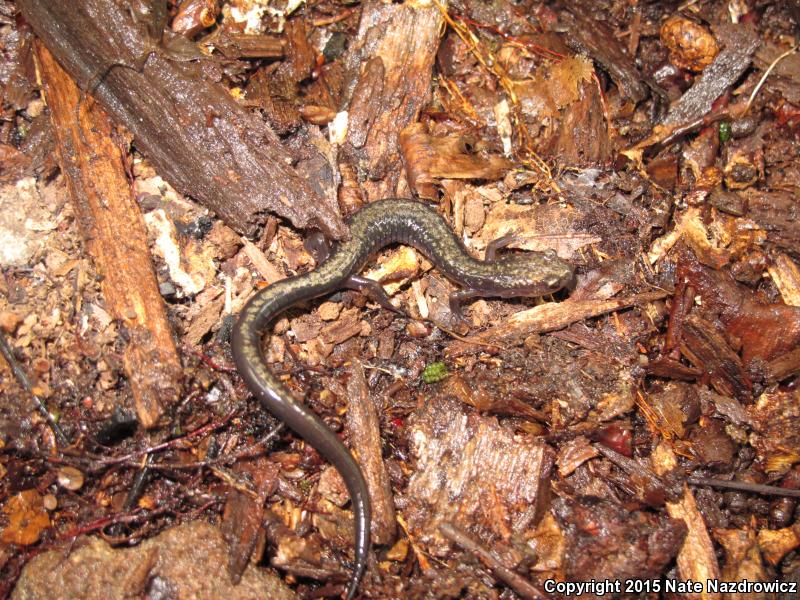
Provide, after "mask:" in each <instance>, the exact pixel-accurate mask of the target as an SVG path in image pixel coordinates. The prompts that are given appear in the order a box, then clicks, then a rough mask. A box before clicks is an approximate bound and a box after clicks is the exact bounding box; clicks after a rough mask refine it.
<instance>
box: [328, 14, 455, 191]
mask: <svg viewBox="0 0 800 600" xmlns="http://www.w3.org/2000/svg"><path fill="white" fill-rule="evenodd" d="M442 23H443V19H442V14H441V11H440V10H439V8H438V7H437V6H435V5H433V4H431V5H428V6H426V7H423V6H422V5H420V4H413V3H412V4H408V3H405V4H386V3H384V2H379V1H375V0H373V1H371V2H369V3H367V4H366V5H365V6H364V8H363V13H362V15H361V25H360V28H359V32H358V39H357V41H356V43H355V44H354V45H353V46H352V47H351V50H350V52H349V54H348V56H347V57H346V59H345V60H346V64H347V71H348V76H347V77H346V79H347V80H352V81H353V82H354V83H353V84H352V85H351V87H350V88H349V90H348V101H347V103H346V104H347V107H348V111H349V124H348V131H347V138H346V142H345V144H344V146H343V147H342V152H343V156H344V157H345V159H346V160H347V161H348V162H350V163H351V164H353V165H354V166H355V167H356V168H357V170H358V171H359V173H363V176H364V178H366V181H365V182H364V190H365V191H366V195H367V197H368V198H370V199H376V198H382V197H385V196H393V195H398V193H399V191H400V190H398V183H399V182H400V174H401V172H402V164H401V162H400V151H399V147H398V136H399V133H400V131H402V130H403V128H405V126H406V125H408V124H409V123H411V122H413V121H414V120H416V117H417V114H418V113H419V110H420V109H421V108H422V106H424V105H425V104H426V103H427V101H428V98H429V94H430V89H431V72H432V68H433V62H434V59H435V57H436V51H437V49H438V47H439V34H440V31H441V28H442ZM362 64H363V67H362Z"/></svg>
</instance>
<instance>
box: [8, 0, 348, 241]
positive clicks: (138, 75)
mask: <svg viewBox="0 0 800 600" xmlns="http://www.w3.org/2000/svg"><path fill="white" fill-rule="evenodd" d="M17 4H18V6H19V8H20V10H21V11H22V14H23V16H24V17H25V19H26V20H27V22H28V23H29V24H30V25H31V27H32V28H33V30H34V32H35V33H36V34H37V35H38V36H39V38H41V40H42V41H43V42H44V44H45V46H47V48H48V49H49V50H50V51H51V52H52V53H53V55H54V56H55V57H56V59H57V60H58V62H59V63H60V64H61V65H62V66H63V67H64V69H65V70H66V71H67V73H69V74H70V76H71V77H72V78H73V79H75V81H76V82H77V83H78V86H79V87H80V88H81V89H83V90H86V91H88V92H90V93H91V94H92V95H93V96H94V97H95V98H96V99H97V100H98V101H99V102H100V104H101V105H102V106H103V108H104V109H105V110H106V111H107V112H108V114H109V115H110V116H111V117H112V119H113V120H114V121H115V123H116V124H118V125H124V126H125V127H126V128H127V129H128V130H129V131H130V132H131V133H132V134H133V135H134V138H135V143H136V146H137V148H139V149H140V150H142V152H143V153H144V154H145V155H146V156H147V158H148V159H149V160H150V161H151V162H152V163H153V165H154V166H155V167H156V169H157V170H158V171H159V173H160V174H161V175H162V176H163V177H164V178H165V179H166V180H167V181H169V182H170V183H171V184H172V185H173V186H174V187H175V188H176V189H177V190H178V191H180V192H181V193H184V194H187V195H189V196H192V197H193V198H195V199H196V200H197V201H199V202H201V203H202V204H203V205H205V206H207V207H208V208H209V209H211V210H213V211H214V212H216V213H217V215H218V216H219V217H220V218H222V219H223V220H224V221H225V222H226V223H227V224H228V225H230V226H231V227H232V228H233V229H235V230H237V231H239V232H241V233H252V232H253V230H254V229H255V227H256V226H257V225H259V224H260V222H261V220H262V218H263V217H264V213H266V212H273V213H275V214H277V215H280V216H282V217H285V218H287V219H289V220H290V221H291V222H292V223H293V224H294V225H295V226H297V227H307V226H314V227H318V228H320V229H322V230H323V231H324V232H326V233H327V234H329V235H331V236H332V237H337V238H338V237H341V236H342V235H343V233H344V231H345V229H344V224H343V222H342V220H341V218H340V216H339V214H338V211H337V210H336V209H335V199H334V198H327V199H326V198H323V197H322V194H321V193H319V192H318V191H317V189H316V188H315V187H313V186H312V184H311V183H310V182H308V181H306V180H304V179H303V178H302V177H300V175H298V173H297V172H296V171H295V170H294V169H293V168H292V166H291V164H292V162H293V158H292V156H291V155H290V154H289V153H288V152H287V150H286V149H285V148H284V147H283V146H282V145H281V142H280V140H279V139H278V137H277V136H276V135H275V133H274V132H273V131H272V130H271V129H270V128H269V126H268V125H266V124H265V123H264V122H263V121H262V120H261V119H259V118H258V117H257V116H255V115H254V114H252V113H250V112H248V111H247V110H245V109H244V108H242V107H241V106H239V105H238V104H237V103H236V101H235V100H234V99H233V98H232V97H231V95H230V93H229V92H228V90H227V89H226V88H225V87H223V86H222V85H220V84H219V83H214V82H212V81H209V80H207V79H206V78H205V77H204V75H206V74H208V75H210V76H212V77H213V76H214V73H215V72H217V74H218V71H219V69H218V68H217V66H216V64H215V63H214V61H213V59H208V58H204V57H202V55H200V54H199V52H198V53H197V54H196V55H193V54H191V52H188V51H185V52H184V51H182V52H176V51H174V50H172V49H167V48H166V47H165V46H163V45H162V44H161V40H160V39H154V36H155V37H159V36H160V35H161V33H162V31H163V29H159V28H158V27H153V24H152V22H149V21H143V17H142V16H141V15H138V16H137V13H136V12H135V11H134V9H133V8H132V6H133V4H132V3H130V2H127V1H126V0H75V1H73V2H50V1H49V0H20V2H18V3H17ZM190 47H191V46H189V45H188V44H184V45H183V46H182V48H183V50H187V48H190Z"/></svg>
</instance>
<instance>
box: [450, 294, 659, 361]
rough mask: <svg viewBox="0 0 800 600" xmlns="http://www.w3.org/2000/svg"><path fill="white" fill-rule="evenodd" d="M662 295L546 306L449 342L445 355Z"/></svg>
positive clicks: (516, 338) (514, 339) (517, 339)
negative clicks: (462, 338)
mask: <svg viewBox="0 0 800 600" xmlns="http://www.w3.org/2000/svg"><path fill="white" fill-rule="evenodd" d="M665 296H666V294H665V293H663V292H648V293H644V294H637V295H635V296H626V297H624V298H612V299H609V300H573V299H572V298H570V299H568V300H564V301H563V302H548V303H547V304H540V305H539V306H535V307H534V308H531V309H528V310H523V311H520V312H518V313H515V314H513V315H511V316H510V317H509V318H508V319H506V321H505V322H504V323H501V324H500V325H496V326H495V327H492V328H490V329H487V330H486V331H483V332H481V333H479V334H475V335H471V336H469V337H468V338H465V339H464V340H458V341H456V342H451V343H450V344H449V345H448V347H447V353H448V354H449V355H451V356H453V355H458V354H460V353H463V352H467V351H469V348H470V347H471V346H473V345H479V346H480V345H490V346H491V345H497V344H518V343H521V342H522V341H523V340H524V339H525V338H526V337H527V336H529V335H531V334H532V333H545V332H548V331H556V330H558V329H562V328H564V327H566V326H567V325H569V324H571V323H577V322H579V321H583V320H584V319H588V318H591V317H597V316H599V315H603V314H606V313H610V312H614V311H617V310H622V309H623V308H628V307H630V306H636V305H643V304H646V303H648V302H654V301H656V300H660V299H661V298H664V297H665Z"/></svg>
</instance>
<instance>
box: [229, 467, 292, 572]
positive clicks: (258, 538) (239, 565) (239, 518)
mask: <svg viewBox="0 0 800 600" xmlns="http://www.w3.org/2000/svg"><path fill="white" fill-rule="evenodd" d="M279 470H280V467H279V465H278V464H276V463H273V462H269V461H268V460H266V459H264V458H258V459H255V460H252V461H244V462H240V463H237V466H236V471H237V472H238V473H246V474H247V475H249V476H250V477H251V478H252V481H253V482H254V484H255V487H256V497H255V498H254V497H253V496H251V495H249V494H246V493H244V492H242V491H240V490H237V489H235V488H232V489H231V491H230V493H229V495H228V499H227V501H226V502H225V512H224V513H223V516H222V534H223V536H224V538H225V541H227V542H228V544H229V545H230V547H231V551H230V554H229V555H228V574H229V575H230V577H231V581H232V582H233V583H239V581H240V580H241V578H242V574H243V573H244V571H245V569H246V568H247V564H248V563H249V562H250V557H251V556H252V554H253V551H254V550H255V549H256V548H257V547H258V545H263V536H262V527H261V523H262V521H263V519H264V502H265V501H266V499H267V498H268V497H269V496H271V495H272V494H273V492H274V491H275V489H276V488H277V487H278V471H279Z"/></svg>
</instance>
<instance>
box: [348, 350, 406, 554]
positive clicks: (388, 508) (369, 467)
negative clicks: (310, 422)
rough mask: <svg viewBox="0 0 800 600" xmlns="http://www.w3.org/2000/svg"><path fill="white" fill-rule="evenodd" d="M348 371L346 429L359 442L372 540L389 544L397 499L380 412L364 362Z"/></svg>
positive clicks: (356, 363) (358, 451)
mask: <svg viewBox="0 0 800 600" xmlns="http://www.w3.org/2000/svg"><path fill="white" fill-rule="evenodd" d="M348 371H349V375H350V377H349V379H348V381H347V392H348V397H349V406H348V410H347V427H348V429H349V430H350V436H351V439H353V440H358V446H357V453H358V463H359V465H360V466H361V470H362V471H363V473H364V478H365V479H366V480H367V486H368V487H369V495H370V498H371V500H372V513H373V514H372V532H371V533H372V541H373V542H374V543H376V544H389V543H391V542H392V541H394V537H395V530H396V525H395V514H394V498H393V497H392V486H391V482H390V481H389V474H388V473H387V472H386V466H385V465H384V464H383V455H382V453H381V431H380V419H379V417H378V410H377V408H376V407H375V404H373V401H372V399H371V398H370V395H369V388H368V387H367V380H366V379H365V378H364V367H363V366H362V365H361V363H359V362H354V364H353V365H352V366H351V367H350V368H349V369H348Z"/></svg>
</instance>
